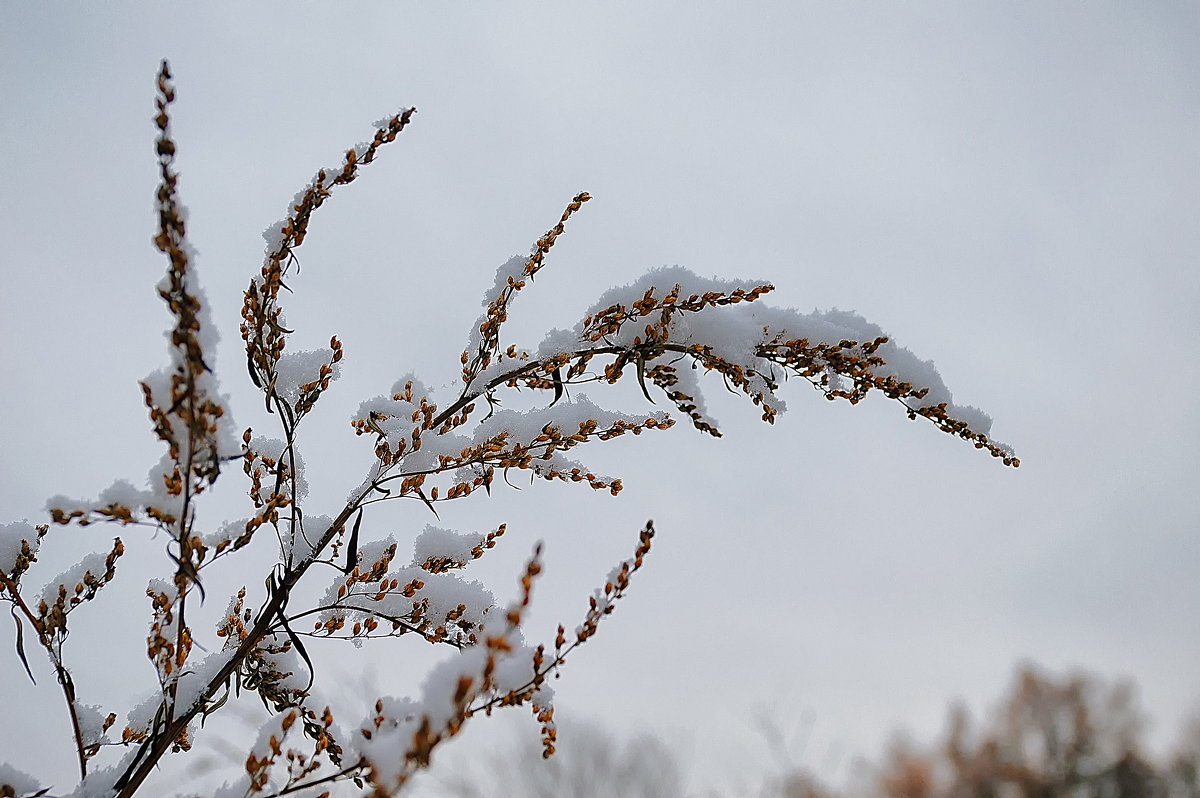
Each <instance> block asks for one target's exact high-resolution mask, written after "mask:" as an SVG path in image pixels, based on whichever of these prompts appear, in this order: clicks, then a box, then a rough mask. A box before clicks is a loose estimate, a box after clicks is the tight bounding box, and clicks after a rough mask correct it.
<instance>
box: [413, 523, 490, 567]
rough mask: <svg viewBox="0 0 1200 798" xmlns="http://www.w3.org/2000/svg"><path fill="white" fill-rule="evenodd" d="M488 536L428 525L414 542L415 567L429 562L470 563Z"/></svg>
mask: <svg viewBox="0 0 1200 798" xmlns="http://www.w3.org/2000/svg"><path fill="white" fill-rule="evenodd" d="M486 539H487V536H486V535H484V534H482V533H479V532H468V533H465V534H464V533H461V532H454V531H451V530H449V529H441V528H439V527H436V526H433V525H432V524H426V526H425V529H424V531H422V532H421V534H419V535H417V539H416V540H415V541H414V542H413V565H416V566H420V565H421V564H422V563H425V562H429V561H431V560H432V561H434V562H438V561H443V560H446V561H449V562H454V563H466V562H470V560H471V558H472V557H473V556H474V555H473V554H472V550H473V549H474V548H475V547H476V546H480V545H482V544H483V542H484V541H485V540H486Z"/></svg>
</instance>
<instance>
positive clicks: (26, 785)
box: [0, 762, 41, 796]
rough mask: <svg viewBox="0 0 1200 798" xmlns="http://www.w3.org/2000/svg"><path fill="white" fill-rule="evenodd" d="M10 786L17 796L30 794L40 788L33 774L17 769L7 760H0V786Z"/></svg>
mask: <svg viewBox="0 0 1200 798" xmlns="http://www.w3.org/2000/svg"><path fill="white" fill-rule="evenodd" d="M3 787H11V788H12V791H13V793H14V794H16V795H18V796H23V795H31V794H33V793H36V792H37V791H38V790H40V789H41V785H40V784H39V783H38V782H37V779H35V778H34V777H33V776H30V775H29V774H28V773H25V772H23V771H20V770H17V769H16V768H15V767H13V766H12V765H10V764H8V763H7V762H0V788H3Z"/></svg>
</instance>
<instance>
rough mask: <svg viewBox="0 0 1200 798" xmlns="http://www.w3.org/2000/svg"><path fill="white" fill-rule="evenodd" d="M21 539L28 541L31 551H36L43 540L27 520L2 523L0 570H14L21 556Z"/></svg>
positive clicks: (0, 529) (5, 571)
mask: <svg viewBox="0 0 1200 798" xmlns="http://www.w3.org/2000/svg"><path fill="white" fill-rule="evenodd" d="M21 541H26V542H27V543H28V544H29V549H30V551H32V552H34V553H36V552H37V550H38V547H39V546H40V545H41V542H42V541H41V539H40V538H39V537H38V533H37V530H36V529H34V528H33V525H32V524H30V523H28V522H27V521H14V522H13V523H11V524H0V572H3V573H6V574H11V573H12V572H13V569H14V568H15V567H16V565H17V557H19V556H21Z"/></svg>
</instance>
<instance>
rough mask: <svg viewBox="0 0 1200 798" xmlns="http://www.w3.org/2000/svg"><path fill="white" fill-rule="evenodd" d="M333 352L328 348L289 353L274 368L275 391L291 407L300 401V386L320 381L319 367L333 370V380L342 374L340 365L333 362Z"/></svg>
mask: <svg viewBox="0 0 1200 798" xmlns="http://www.w3.org/2000/svg"><path fill="white" fill-rule="evenodd" d="M333 355H334V352H333V350H332V349H330V348H328V347H324V348H321V349H313V350H311V351H306V352H289V353H287V354H285V355H284V356H283V357H281V358H279V362H278V363H277V364H276V366H275V374H276V377H275V391H276V392H277V393H278V394H279V395H280V396H281V397H283V398H284V399H285V400H287V402H288V404H290V405H292V406H293V407H294V406H295V405H296V402H297V400H299V399H300V386H302V385H307V384H309V383H314V382H317V381H318V380H320V379H321V367H322V366H326V365H328V366H330V367H331V368H332V369H333V379H335V380H336V379H337V378H338V377H340V376H341V373H342V364H341V363H340V362H338V363H334V362H333Z"/></svg>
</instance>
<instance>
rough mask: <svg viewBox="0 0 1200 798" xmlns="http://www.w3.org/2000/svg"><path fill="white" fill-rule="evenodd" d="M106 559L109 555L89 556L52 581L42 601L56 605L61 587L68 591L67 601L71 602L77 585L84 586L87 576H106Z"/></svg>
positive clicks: (95, 554)
mask: <svg viewBox="0 0 1200 798" xmlns="http://www.w3.org/2000/svg"><path fill="white" fill-rule="evenodd" d="M106 557H107V555H105V554H100V553H93V554H88V555H87V556H85V557H84V558H83V559H82V560H80V561H79V562H77V563H75V564H74V565H72V566H71V567H70V568H68V569H67V570H65V571H63V572H62V573H61V574H59V575H58V576H56V577H54V578H53V579H51V580H50V582H49V583H48V584H47V585H46V586H45V587H44V588H43V589H42V596H41V598H42V601H44V602H46V603H47V604H54V602H55V601H57V600H58V596H59V593H60V590H59V588H60V587H62V588H65V589H66V591H67V600H68V601H70V598H71V597H72V596H74V595H75V587H76V585H81V584H83V582H84V578H85V577H86V576H87V574H91V575H92V576H94V577H96V578H97V579H100V578H102V577H103V576H104V574H105V572H106V571H107V570H108V567H107V565H105V559H106Z"/></svg>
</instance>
